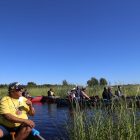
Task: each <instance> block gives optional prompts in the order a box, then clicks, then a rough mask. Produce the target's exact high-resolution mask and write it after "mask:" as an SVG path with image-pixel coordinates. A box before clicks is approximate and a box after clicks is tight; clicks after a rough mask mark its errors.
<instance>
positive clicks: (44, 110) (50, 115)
mask: <svg viewBox="0 0 140 140" xmlns="http://www.w3.org/2000/svg"><path fill="white" fill-rule="evenodd" d="M33 106H34V107H35V110H36V115H35V116H34V117H31V119H32V120H34V121H35V123H36V129H37V130H39V131H40V133H41V135H42V136H43V137H44V138H45V139H47V140H67V139H68V138H67V132H66V128H65V125H66V122H67V119H68V117H69V110H68V108H67V107H66V108H65V107H63V108H57V106H56V104H46V103H45V104H42V103H36V104H33Z"/></svg>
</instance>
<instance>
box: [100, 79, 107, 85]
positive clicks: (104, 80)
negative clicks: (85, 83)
mask: <svg viewBox="0 0 140 140" xmlns="http://www.w3.org/2000/svg"><path fill="white" fill-rule="evenodd" d="M99 82H100V85H101V86H105V85H107V84H108V83H107V80H106V79H105V78H100V80H99Z"/></svg>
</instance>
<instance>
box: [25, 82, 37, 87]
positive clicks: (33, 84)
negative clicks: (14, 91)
mask: <svg viewBox="0 0 140 140" xmlns="http://www.w3.org/2000/svg"><path fill="white" fill-rule="evenodd" d="M27 86H29V87H35V86H37V85H36V83H34V82H28V83H27Z"/></svg>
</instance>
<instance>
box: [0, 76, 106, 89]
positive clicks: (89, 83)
mask: <svg viewBox="0 0 140 140" xmlns="http://www.w3.org/2000/svg"><path fill="white" fill-rule="evenodd" d="M97 85H101V86H105V85H108V82H107V80H106V79H105V78H100V79H99V80H98V79H97V78H95V77H91V79H90V80H88V81H87V86H89V87H93V86H97ZM24 86H26V87H52V86H74V84H70V83H69V82H68V81H67V80H63V81H62V84H59V85H58V84H42V85H37V84H36V83H35V82H28V83H27V85H24ZM7 87H8V84H0V88H7Z"/></svg>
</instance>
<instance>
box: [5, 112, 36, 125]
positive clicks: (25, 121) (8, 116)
mask: <svg viewBox="0 0 140 140" xmlns="http://www.w3.org/2000/svg"><path fill="white" fill-rule="evenodd" d="M3 117H4V118H5V119H7V120H8V121H11V122H13V123H21V124H24V125H27V126H30V127H31V128H33V127H35V123H34V122H33V121H32V120H28V119H22V118H18V117H15V116H13V115H12V114H10V113H7V114H3Z"/></svg>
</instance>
